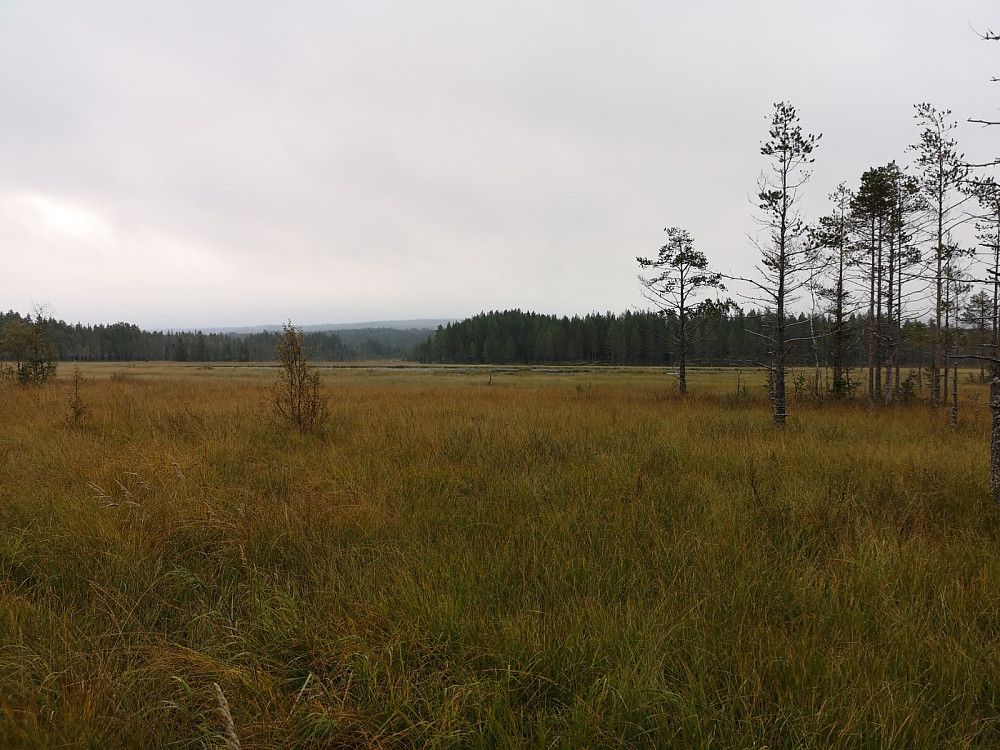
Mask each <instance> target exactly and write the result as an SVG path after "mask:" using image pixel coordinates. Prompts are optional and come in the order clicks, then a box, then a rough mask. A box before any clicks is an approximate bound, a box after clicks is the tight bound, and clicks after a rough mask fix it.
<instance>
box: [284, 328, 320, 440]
mask: <svg viewBox="0 0 1000 750" xmlns="http://www.w3.org/2000/svg"><path fill="white" fill-rule="evenodd" d="M282 328H283V331H284V333H283V334H282V336H281V339H280V340H279V341H278V345H277V346H276V347H275V356H276V357H277V360H278V364H280V365H281V376H280V377H279V378H278V382H277V383H275V384H274V391H273V393H272V402H273V404H274V408H275V411H277V413H278V415H279V416H280V417H281V418H282V419H285V420H287V421H289V422H291V423H292V424H293V425H295V427H297V428H298V429H299V430H300V431H302V432H309V431H313V430H318V429H320V428H321V427H322V426H323V422H324V421H325V420H326V415H327V398H326V396H324V395H322V394H321V393H320V380H319V373H318V372H316V371H315V370H313V369H312V367H311V366H310V365H309V355H310V354H311V353H312V352H310V351H309V349H308V347H307V346H306V337H305V334H304V333H303V332H302V329H301V328H295V327H294V326H293V325H292V324H291V323H290V322H289V323H286V324H285V325H284V326H282Z"/></svg>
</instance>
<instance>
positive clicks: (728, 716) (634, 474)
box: [0, 364, 1000, 748]
mask: <svg viewBox="0 0 1000 750" xmlns="http://www.w3.org/2000/svg"><path fill="white" fill-rule="evenodd" d="M792 374H793V376H794V375H795V373H794V372H793V373H792ZM973 375H974V374H973V373H966V372H963V373H961V378H962V380H963V382H968V381H973V380H976V379H977V378H974V377H972V376H973ZM321 376H322V379H323V381H322V383H323V384H322V395H323V396H325V397H327V398H328V399H329V412H330V413H329V416H328V418H327V419H326V421H325V423H324V425H323V429H322V430H321V431H309V432H303V431H300V430H297V429H294V428H293V427H290V426H289V425H288V424H285V423H284V421H283V420H280V419H279V418H277V416H276V414H275V412H274V409H273V405H272V404H271V402H270V400H271V397H272V394H273V384H274V382H275V381H276V379H277V378H278V370H277V368H273V367H272V368H264V367H260V366H256V367H251V366H243V367H240V366H220V365H215V366H208V365H195V364H189V365H183V364H172V365H170V364H159V365H156V364H143V365H132V366H126V367H122V366H119V365H95V364H84V365H81V367H80V374H79V375H78V376H77V377H76V378H73V377H71V376H70V374H69V373H62V374H61V375H60V376H59V377H58V378H57V379H56V380H55V381H54V382H51V383H50V384H49V385H48V386H46V387H44V388H35V387H7V388H3V389H2V390H0V410H2V413H3V414H4V430H3V432H2V433H0V472H2V476H3V481H2V482H0V644H2V647H0V746H3V747H12V748H17V747H123V748H124V747H128V748H143V747H192V748H194V747H224V746H226V743H227V741H229V740H228V739H227V728H226V722H225V721H224V720H223V717H222V716H221V715H220V711H219V702H218V696H217V693H216V691H215V688H214V684H215V683H217V684H218V685H219V686H220V688H221V690H222V691H223V694H224V698H225V699H226V701H227V704H228V709H229V710H230V711H231V718H232V728H233V730H234V732H235V735H236V736H237V737H238V741H239V742H240V743H241V746H242V747H243V748H262V747H268V748H270V747H283V748H294V747H310V748H312V747H331V748H335V747H336V748H340V747H384V748H417V747H420V748H423V747H484V748H485V747H491V748H492V747H510V748H520V747H539V748H541V747H727V748H728V747H736V748H751V747H764V746H766V747H770V748H799V747H803V746H813V747H832V748H836V747H900V748H902V747H906V748H949V747H950V748H973V747H977V748H978V747H991V746H995V745H997V744H998V743H1000V719H998V714H997V711H996V707H997V705H998V702H1000V694H998V689H1000V688H998V686H1000V679H998V677H1000V651H998V650H997V648H996V644H997V637H998V634H1000V598H998V597H997V596H996V595H995V594H996V591H997V590H998V585H1000V568H998V567H997V565H996V564H995V562H996V560H997V559H998V557H1000V524H998V521H1000V515H998V513H1000V511H998V510H997V508H996V507H995V505H994V504H993V502H992V501H991V499H990V489H989V480H988V471H987V467H988V450H987V436H988V431H989V415H988V411H987V410H986V409H985V407H984V406H983V405H982V403H983V401H984V400H985V398H986V393H985V387H986V386H983V385H980V384H978V383H974V382H970V384H969V386H968V388H967V389H966V390H965V393H966V394H967V395H966V396H964V398H966V399H967V403H966V404H965V405H964V407H963V410H962V416H961V418H960V419H959V422H958V424H957V426H956V427H955V429H950V428H949V427H948V425H947V421H946V420H947V415H945V414H943V413H942V412H938V411H935V410H933V409H930V408H929V407H928V406H927V405H926V403H921V401H920V400H919V399H917V400H915V401H914V402H913V403H911V404H896V405H895V406H894V407H893V408H891V409H889V408H883V409H878V410H876V411H875V412H874V413H868V412H867V409H866V405H865V404H864V403H863V402H862V401H858V402H851V403H846V404H845V403H839V404H836V405H831V402H820V403H816V402H814V401H813V400H812V399H811V398H809V397H807V396H806V397H802V398H799V397H798V396H797V395H796V394H795V392H794V391H790V393H789V410H788V416H787V421H786V425H785V428H784V429H781V430H777V429H774V428H773V427H772V426H771V424H770V414H771V407H770V404H769V402H768V399H767V388H766V384H765V377H764V375H763V373H761V372H754V373H747V372H743V373H742V374H741V375H740V382H739V384H737V380H736V377H737V376H736V373H735V372H733V371H707V370H698V369H693V370H691V371H690V372H689V376H688V377H689V380H690V386H691V393H690V395H689V396H688V397H687V398H682V397H681V396H680V395H679V393H678V392H677V390H676V389H675V388H674V387H672V386H671V385H670V382H669V379H666V380H665V378H664V376H663V374H662V370H659V371H652V370H642V369H630V370H612V369H601V368H578V369H573V368H564V369H563V370H561V371H550V372H533V371H530V370H526V369H511V370H505V371H503V372H494V373H493V375H492V377H491V376H490V373H489V372H487V371H486V370H485V369H479V368H474V367H462V368H437V369H433V370H423V369H418V368H414V369H399V368H393V369H390V368H385V369H380V368H370V369H358V368H323V369H322V370H321ZM928 387H929V386H928ZM922 395H923V396H924V397H925V398H926V396H927V393H926V392H924V393H923V394H922ZM74 404H76V406H74ZM82 404H85V405H86V408H85V409H80V408H78V407H79V406H81V405H82Z"/></svg>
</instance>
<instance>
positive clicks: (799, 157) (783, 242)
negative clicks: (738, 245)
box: [737, 102, 822, 426]
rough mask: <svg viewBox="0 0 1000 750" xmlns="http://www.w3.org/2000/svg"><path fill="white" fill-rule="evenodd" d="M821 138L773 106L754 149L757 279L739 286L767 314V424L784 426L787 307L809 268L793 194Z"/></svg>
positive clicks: (791, 110) (810, 254)
mask: <svg viewBox="0 0 1000 750" xmlns="http://www.w3.org/2000/svg"><path fill="white" fill-rule="evenodd" d="M821 137H822V136H821V135H811V134H806V133H803V132H802V127H801V125H800V124H799V115H798V112H797V111H796V109H795V107H793V106H792V105H791V104H788V103H787V102H779V103H777V104H775V105H774V113H773V114H772V115H771V126H770V130H769V134H768V140H766V141H764V142H763V143H762V144H761V147H760V153H761V156H764V157H766V158H767V159H768V167H767V168H766V169H765V170H764V171H763V172H762V173H761V176H760V180H759V181H758V192H757V199H758V203H757V208H758V209H759V211H760V216H759V217H758V221H759V223H760V224H761V225H762V226H763V228H764V230H765V232H766V238H765V239H763V240H760V241H756V242H755V243H754V244H755V246H756V248H757V250H758V251H759V253H760V262H759V263H758V264H757V265H756V266H755V268H756V270H757V273H758V278H755V279H747V278H742V277H737V278H740V280H741V281H745V282H747V283H749V284H750V285H751V286H752V287H753V288H754V290H755V292H754V294H753V295H752V296H751V299H753V300H755V301H757V302H759V303H762V304H763V305H764V306H765V307H766V309H767V310H768V311H769V313H770V314H769V316H768V317H769V321H768V322H769V325H768V328H767V331H766V332H765V333H764V334H762V335H764V336H765V338H766V339H767V342H768V345H769V352H768V353H769V357H770V362H769V371H770V376H771V421H772V422H773V423H774V424H776V425H779V426H783V425H784V424H785V418H786V416H787V415H786V410H785V374H786V371H787V366H786V362H787V357H788V354H789V350H788V347H789V344H790V343H792V341H793V340H794V339H793V338H792V337H790V336H789V326H790V325H791V324H793V322H794V316H792V315H790V312H789V309H790V304H791V303H792V302H793V301H794V299H795V295H796V293H797V292H798V291H800V290H801V289H802V287H803V286H804V285H805V284H806V283H808V278H804V273H805V272H806V271H807V270H808V269H809V268H810V267H811V266H813V265H814V264H815V253H814V251H813V249H812V247H810V245H809V244H808V243H804V242H803V241H802V240H803V238H804V236H805V234H806V232H807V228H806V224H805V222H804V221H803V219H802V217H801V215H800V214H799V212H798V209H797V204H798V200H799V189H800V188H801V187H802V185H803V184H804V183H805V182H806V181H807V180H808V179H809V172H808V171H807V169H806V168H807V167H808V165H809V164H812V162H813V161H814V160H813V158H812V152H813V151H814V150H815V149H816V146H817V142H818V141H819V139H820V138H821Z"/></svg>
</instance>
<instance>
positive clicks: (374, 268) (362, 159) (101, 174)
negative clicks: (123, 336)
mask: <svg viewBox="0 0 1000 750" xmlns="http://www.w3.org/2000/svg"><path fill="white" fill-rule="evenodd" d="M990 28H992V29H993V30H994V31H1000V8H998V6H997V5H996V0H949V2H947V3H944V2H941V0H934V1H933V2H931V1H928V0H883V1H880V0H864V1H862V0H840V1H838V0H828V1H827V2H823V3H819V2H806V0H754V2H746V0H703V1H701V2H691V1H690V0H687V1H686V2H675V1H674V0H659V1H658V2H642V1H640V0H633V1H630V0H619V1H618V2H614V3H612V2H594V1H591V0H568V1H562V0H530V1H525V2H522V1H521V0H503V2H497V1H494V2H482V1H480V0H455V1H453V2H446V1H443V0H421V2H413V1H412V0H405V1H404V0H364V1H361V0H356V1H355V2H340V1H338V0H325V1H323V2H309V1H308V0H298V1H296V2H291V3H277V2H258V1H257V0H238V1H230V0H214V1H212V2H204V0H200V1H198V2H189V1H187V0H171V2H158V1H155V0H151V1H149V2H141V3H136V2H130V1H127V0H124V1H122V2H110V1H107V0H88V2H86V3H80V2H73V1H72V0H64V1H62V2H55V1H50V0H0V103H2V106H0V260H2V265H0V308H2V309H4V310H8V309H13V310H18V311H21V312H29V311H30V310H31V309H32V308H34V307H36V306H39V305H42V306H45V307H46V308H47V310H48V311H49V312H50V313H51V314H52V315H54V316H55V317H57V318H60V319H63V320H67V321H69V322H78V321H79V322H83V323H111V322H116V321H127V322H131V323H136V324H137V325H140V326H142V327H143V328H147V329H174V330H177V329H183V328H196V327H219V326H248V325H257V324H264V323H269V324H274V323H278V322H282V321H285V320H292V321H293V322H294V323H296V324H299V325H312V324H321V323H338V322H360V321H371V320H386V319H410V318H463V317H466V316H469V315H474V314H476V313H478V312H480V311H486V310H494V309H496V310H500V309H512V308H520V309H522V310H532V311H535V312H541V313H551V314H558V315H574V314H578V315H584V314H586V313H588V312H592V311H601V312H604V311H614V312H622V311H624V310H627V309H633V310H637V309H645V308H646V307H647V306H648V303H646V301H645V300H644V299H643V297H642V295H641V294H640V287H639V284H638V281H637V274H638V272H639V267H638V265H637V263H636V256H640V255H641V256H655V254H656V252H657V249H658V248H659V246H660V245H661V244H663V242H664V237H665V235H664V228H665V227H668V226H679V227H683V228H685V229H687V230H688V231H689V232H690V233H691V234H692V236H693V237H694V239H695V243H696V246H697V248H698V249H700V250H701V251H703V252H704V253H705V254H706V255H707V256H708V257H709V259H710V260H711V261H712V263H713V264H714V265H715V266H716V267H717V268H719V269H720V270H723V271H725V272H728V273H732V274H734V275H748V274H752V273H753V266H754V262H755V261H756V259H757V251H756V250H755V249H754V244H753V241H752V240H753V239H754V235H755V234H756V233H757V232H758V231H759V229H758V226H757V224H756V223H755V222H754V206H753V204H754V201H753V195H754V193H755V192H756V189H757V179H758V176H759V175H760V173H761V170H762V169H763V168H764V167H765V166H766V164H765V160H764V158H763V157H762V156H761V155H760V144H761V141H762V140H764V139H766V137H767V128H768V121H769V119H770V115H771V113H772V112H773V108H774V103H775V102H779V101H787V102H790V103H792V104H793V105H795V107H796V108H797V109H798V111H799V113H800V116H801V123H802V127H803V129H804V130H805V131H806V132H810V133H822V134H823V137H822V140H821V141H820V146H819V148H818V149H817V150H816V152H815V154H814V156H815V159H816V161H815V163H814V164H813V171H812V177H811V179H810V181H809V182H808V183H807V184H806V185H804V186H803V188H802V190H801V208H802V212H803V214H804V217H805V218H806V219H807V220H815V219H816V218H817V217H818V216H819V215H821V214H823V213H825V212H827V211H828V210H829V208H828V202H827V196H828V195H829V194H830V193H831V192H832V191H833V190H834V188H835V187H836V186H837V185H838V184H839V183H841V182H846V183H847V184H848V186H853V185H856V184H857V182H858V181H859V178H860V175H861V173H862V172H863V171H864V170H866V169H868V168H869V167H871V166H875V165H881V164H885V163H887V162H889V161H891V160H896V161H897V162H898V163H900V164H908V163H910V162H911V161H912V154H909V153H908V152H907V146H908V145H909V144H912V143H915V142H916V141H917V140H918V136H919V128H918V125H917V123H916V121H915V120H914V117H913V115H914V109H913V105H914V104H916V103H918V102H928V103H931V104H933V105H934V106H935V107H937V108H939V109H950V110H951V111H952V112H953V117H954V119H955V120H956V121H957V122H959V123H960V127H959V128H958V130H957V131H956V134H957V138H958V140H959V143H960V147H961V149H962V150H963V151H964V152H965V153H966V156H967V158H968V159H969V160H971V161H977V160H978V161H985V160H987V159H990V158H993V157H994V156H996V155H997V154H1000V127H996V128H983V127H981V126H978V125H973V124H969V123H966V122H965V121H966V120H967V119H968V118H987V119H989V118H993V119H1000V112H998V109H1000V83H991V82H990V79H991V78H992V77H994V76H997V77H1000V44H998V43H989V42H984V41H981V40H980V39H979V38H978V36H977V32H980V33H983V32H986V31H987V30H988V29H990ZM735 291H738V290H735Z"/></svg>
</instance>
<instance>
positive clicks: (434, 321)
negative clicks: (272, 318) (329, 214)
mask: <svg viewBox="0 0 1000 750" xmlns="http://www.w3.org/2000/svg"><path fill="white" fill-rule="evenodd" d="M293 322H294V321H293ZM456 322H458V318H414V319H412V320H371V321H368V322H365V323H321V324H319V325H311V326H301V328H302V330H303V331H314V332H315V331H346V330H353V329H360V328H392V329H395V330H399V331H411V330H413V329H416V330H418V331H425V330H426V331H433V330H434V329H436V328H437V327H438V326H439V325H440V326H444V325H448V324H449V323H456ZM281 326H282V324H281V323H275V324H274V325H259V326H230V327H223V328H201V329H199V330H201V331H202V332H203V333H261V332H263V331H280V330H281Z"/></svg>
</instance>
